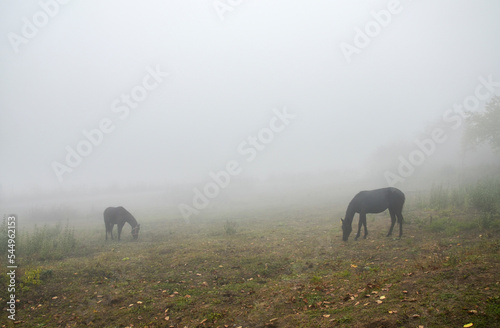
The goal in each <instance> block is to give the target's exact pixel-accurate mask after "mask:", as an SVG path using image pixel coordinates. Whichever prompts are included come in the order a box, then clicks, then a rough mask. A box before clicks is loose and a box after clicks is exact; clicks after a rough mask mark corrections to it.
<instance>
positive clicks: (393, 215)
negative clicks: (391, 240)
mask: <svg viewBox="0 0 500 328" xmlns="http://www.w3.org/2000/svg"><path fill="white" fill-rule="evenodd" d="M389 214H390V215H391V228H390V229H389V233H388V234H387V237H389V236H391V235H392V229H394V225H395V224H396V214H395V213H394V211H393V210H392V209H390V208H389Z"/></svg>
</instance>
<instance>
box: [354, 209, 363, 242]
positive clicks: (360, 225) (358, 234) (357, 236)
mask: <svg viewBox="0 0 500 328" xmlns="http://www.w3.org/2000/svg"><path fill="white" fill-rule="evenodd" d="M365 222H366V214H365V213H359V222H358V233H357V234H356V237H354V240H358V238H359V236H360V235H361V227H362V226H363V224H365V225H366V223H365Z"/></svg>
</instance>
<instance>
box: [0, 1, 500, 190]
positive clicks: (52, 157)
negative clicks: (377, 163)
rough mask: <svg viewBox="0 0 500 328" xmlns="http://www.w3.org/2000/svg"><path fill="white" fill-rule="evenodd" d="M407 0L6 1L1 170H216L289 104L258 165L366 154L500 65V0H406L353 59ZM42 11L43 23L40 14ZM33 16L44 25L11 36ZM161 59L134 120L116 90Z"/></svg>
mask: <svg viewBox="0 0 500 328" xmlns="http://www.w3.org/2000/svg"><path fill="white" fill-rule="evenodd" d="M393 2H394V1H351V0H349V1H347V0H343V1H327V0H322V1H319V0H318V1H304V0H302V1H299V0H286V1H285V0H279V1H278V0H276V1H241V4H239V5H235V6H234V8H232V9H233V10H232V11H227V12H224V13H223V14H222V16H223V17H224V20H221V19H220V15H219V14H220V13H218V12H217V10H216V9H215V8H214V3H225V4H227V3H228V1H227V0H222V1H212V0H172V1H123V0H120V1H118V0H115V1H105V2H104V1H78V0H73V1H69V3H68V4H58V2H56V1H55V0H41V1H22V2H19V1H12V0H9V1H2V2H1V4H0V151H1V159H2V160H1V164H0V184H1V185H2V188H3V190H4V191H9V190H17V189H19V188H32V187H34V186H37V187H42V188H45V187H46V188H53V187H58V186H77V185H81V184H85V185H94V184H99V185H105V184H109V183H117V182H118V183H125V184H127V183H130V184H133V183H137V182H147V183H158V184H160V183H168V182H170V181H176V182H182V181H189V182H196V181H202V180H206V179H207V176H208V172H209V171H210V170H221V169H223V168H224V166H225V165H226V163H227V162H228V161H229V160H231V159H234V160H237V161H240V162H242V163H244V162H245V157H244V156H242V155H241V154H240V153H238V151H237V147H238V145H239V144H240V143H241V142H243V141H245V140H246V138H247V137H248V136H249V135H256V134H257V133H258V132H259V131H260V130H261V129H262V128H266V127H268V125H269V120H270V119H271V118H272V117H273V116H274V114H273V108H279V109H281V108H283V107H285V106H286V108H288V111H289V112H291V113H293V114H295V115H296V118H295V119H293V120H292V122H291V123H290V125H288V126H286V128H285V129H284V130H283V131H282V132H280V133H278V134H276V136H275V138H274V139H273V140H272V142H271V143H270V144H269V145H267V146H266V149H265V150H263V151H261V152H259V153H258V157H257V158H256V159H255V160H254V161H252V162H251V163H246V164H245V165H246V166H245V170H244V171H245V174H246V175H248V176H249V177H267V176H272V175H275V174H295V173H298V172H301V173H303V172H321V171H324V170H330V169H343V168H349V167H358V166H359V165H364V164H365V161H366V158H368V157H369V156H370V154H372V153H373V152H374V151H375V150H376V149H377V148H378V147H380V146H382V145H386V144H391V143H393V142H394V141H397V140H401V139H411V138H413V136H414V135H415V133H417V132H419V131H422V130H424V128H425V126H426V124H428V122H430V121H434V120H436V119H439V118H440V117H441V116H442V114H443V112H444V111H446V110H447V109H449V108H451V106H452V105H453V104H455V103H458V102H461V101H462V100H463V99H464V98H465V97H466V96H468V95H470V94H472V93H473V91H474V88H475V86H476V85H477V84H478V77H479V76H488V75H490V74H491V75H492V76H493V77H494V79H495V80H496V81H500V62H499V59H500V42H499V40H500V39H499V34H498V33H499V31H500V20H499V17H500V3H499V2H498V1H495V0H480V1H466V0H459V1H457V0H453V1H452V0H446V1H409V0H406V1H403V0H402V1H400V4H399V8H400V9H399V11H400V12H399V13H398V14H395V15H392V16H391V21H390V22H389V23H388V24H386V25H387V26H385V27H382V28H381V30H380V33H378V35H376V36H375V37H373V38H371V39H370V43H369V44H368V46H366V47H365V48H363V49H361V50H360V53H359V54H354V55H353V56H352V57H351V62H350V63H348V62H347V61H346V58H345V57H344V55H343V53H342V51H341V50H340V45H341V43H342V42H347V43H349V44H353V40H354V38H355V35H356V28H361V29H363V28H365V27H366V25H367V24H369V23H370V22H373V21H374V18H373V16H372V15H371V14H370V13H371V12H372V11H374V12H380V10H386V9H387V7H388V4H389V3H393ZM232 3H237V1H232ZM40 4H48V5H46V7H47V8H49V11H50V10H52V11H53V12H52V14H53V17H49V15H48V14H44V12H43V9H42V7H41V5H40ZM54 4H58V5H57V6H58V8H56V7H54ZM44 15H45V17H48V20H47V21H46V22H44V21H43V19H44ZM36 18H38V19H39V20H41V22H42V24H41V25H42V26H41V27H40V28H39V29H38V31H37V32H36V33H34V32H33V31H32V30H30V29H29V28H27V27H26V21H29V22H31V23H32V22H33V20H34V19H36ZM27 31H31V32H33V33H34V34H36V35H34V36H33V35H31V36H30V37H29V38H25V41H26V43H21V44H18V45H17V46H13V42H12V35H13V34H16V35H17V36H18V37H19V38H22V37H23V32H24V34H26V33H27ZM17 40H19V39H17ZM14 43H15V42H14ZM15 48H17V50H18V51H17V52H16V49H15ZM148 67H151V68H153V69H154V68H155V67H159V68H160V69H161V70H162V71H165V72H167V71H168V73H169V76H168V78H165V80H164V81H163V82H162V83H160V84H159V86H158V87H157V88H155V89H154V90H150V91H149V92H148V94H147V98H146V99H145V100H144V101H143V102H140V103H139V104H138V106H137V108H135V109H132V110H131V111H130V115H129V116H128V117H127V118H126V119H125V120H120V118H119V115H118V114H117V113H115V112H113V111H112V109H111V108H112V104H113V101H115V100H117V99H120V97H121V95H122V94H126V93H130V92H131V90H132V89H133V88H134V87H136V86H138V85H141V84H142V81H143V78H144V76H145V75H146V74H147V72H148V71H147V68H148ZM104 118H109V119H110V120H111V121H112V122H113V124H114V126H115V129H114V131H113V132H111V133H109V134H106V135H104V138H103V141H102V143H101V144H99V145H98V146H96V147H94V148H93V150H92V151H91V153H90V155H88V156H87V157H84V158H83V160H82V163H81V164H80V165H78V166H77V167H75V168H74V170H73V172H72V173H66V174H64V175H63V181H62V182H59V181H58V179H57V177H56V175H55V173H54V170H53V168H52V163H53V162H55V161H56V162H59V163H61V164H65V157H66V155H67V151H66V147H67V146H70V147H72V148H73V149H74V148H76V146H77V144H78V143H79V142H80V141H82V140H85V137H84V135H83V130H92V129H95V128H96V127H97V126H98V124H99V122H100V121H101V120H102V119H104ZM395 157H397V154H395Z"/></svg>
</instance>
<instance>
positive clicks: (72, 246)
mask: <svg viewBox="0 0 500 328" xmlns="http://www.w3.org/2000/svg"><path fill="white" fill-rule="evenodd" d="M21 239H22V241H21V242H20V243H19V253H20V255H21V256H23V257H26V258H28V259H31V260H39V261H44V260H60V259H62V258H64V257H66V256H70V255H72V254H73V253H74V251H75V250H76V245H77V241H76V238H75V233H74V230H73V229H71V228H70V227H69V225H68V224H67V223H66V225H65V226H64V227H62V225H61V223H60V222H59V223H57V224H56V225H55V226H47V225H44V226H43V227H42V228H38V226H36V225H35V229H34V231H33V232H31V233H30V232H27V233H25V234H23V235H22V236H21Z"/></svg>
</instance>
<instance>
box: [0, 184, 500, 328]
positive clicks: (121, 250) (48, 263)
mask: <svg viewBox="0 0 500 328" xmlns="http://www.w3.org/2000/svg"><path fill="white" fill-rule="evenodd" d="M434 192H435V193H439V190H438V191H434ZM434 197H438V198H439V197H441V196H439V195H438V196H434ZM431 200H432V197H431ZM412 202H413V204H416V203H417V200H415V199H414V200H412ZM343 211H345V208H336V209H324V210H322V209H302V210H292V209H290V208H281V209H279V208H269V209H266V210H254V211H252V212H247V213H241V212H231V211H228V212H224V213H211V214H210V217H205V218H204V219H199V220H193V221H192V222H191V223H189V224H187V223H186V222H184V221H183V220H181V219H178V218H173V217H170V216H169V215H165V214H162V213H157V214H156V215H152V216H151V217H150V218H148V219H147V220H146V219H143V220H140V218H138V220H139V222H140V223H141V235H140V237H139V240H138V241H135V242H134V241H132V237H131V236H130V226H128V225H127V226H126V227H125V228H124V233H123V235H122V241H120V242H118V241H116V240H114V241H108V242H105V241H104V224H103V223H102V222H101V220H96V222H95V225H88V227H87V226H81V227H80V226H78V227H75V228H72V225H71V224H67V225H66V224H64V223H61V224H58V225H56V226H53V225H52V226H44V227H39V228H38V229H37V230H36V231H33V232H30V233H28V232H26V233H25V234H23V235H21V236H19V237H18V252H19V253H20V255H22V257H21V258H20V259H19V260H18V263H19V265H20V267H19V268H18V269H17V291H16V298H17V299H18V303H17V313H16V320H17V324H16V325H15V326H19V327H21V326H22V327H83V326H91V327H464V325H468V324H471V323H472V324H473V327H495V326H497V327H498V325H499V322H500V275H499V272H500V238H499V237H500V229H499V224H498V217H496V216H495V217H491V215H490V216H489V217H486V218H485V216H484V215H483V214H481V213H479V212H477V211H475V210H473V209H468V210H463V209H459V208H455V207H453V206H452V204H451V205H450V206H448V205H447V206H444V207H443V208H441V209H440V208H439V206H433V207H429V206H424V205H422V204H420V206H408V208H407V209H406V210H405V211H404V212H403V213H404V215H405V225H404V235H403V238H402V239H401V240H399V239H396V238H387V237H385V234H386V233H387V230H388V228H389V223H390V219H389V217H388V213H387V212H386V213H382V214H378V215H369V216H368V229H369V232H370V234H369V236H368V239H366V240H363V239H360V240H359V241H356V242H355V241H353V239H352V235H351V238H350V240H349V241H348V242H347V243H344V242H342V241H341V230H340V222H339V218H340V216H341V215H343V214H341V213H343ZM337 214H338V215H337ZM356 226H357V216H356V217H355V224H354V227H356ZM115 229H116V228H115ZM115 233H116V230H115ZM5 270H6V269H5V266H3V267H2V268H1V278H0V285H1V286H6V285H7V284H8V280H7V279H8V276H7V275H6V274H5ZM0 297H1V298H2V300H1V302H2V304H5V302H6V299H7V297H8V293H7V290H6V288H5V287H4V288H3V289H2V290H1V291H0ZM7 315H8V313H7V312H6V311H5V308H4V311H2V315H1V317H0V322H2V324H1V326H3V327H10V326H14V323H13V322H11V321H10V320H7Z"/></svg>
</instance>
